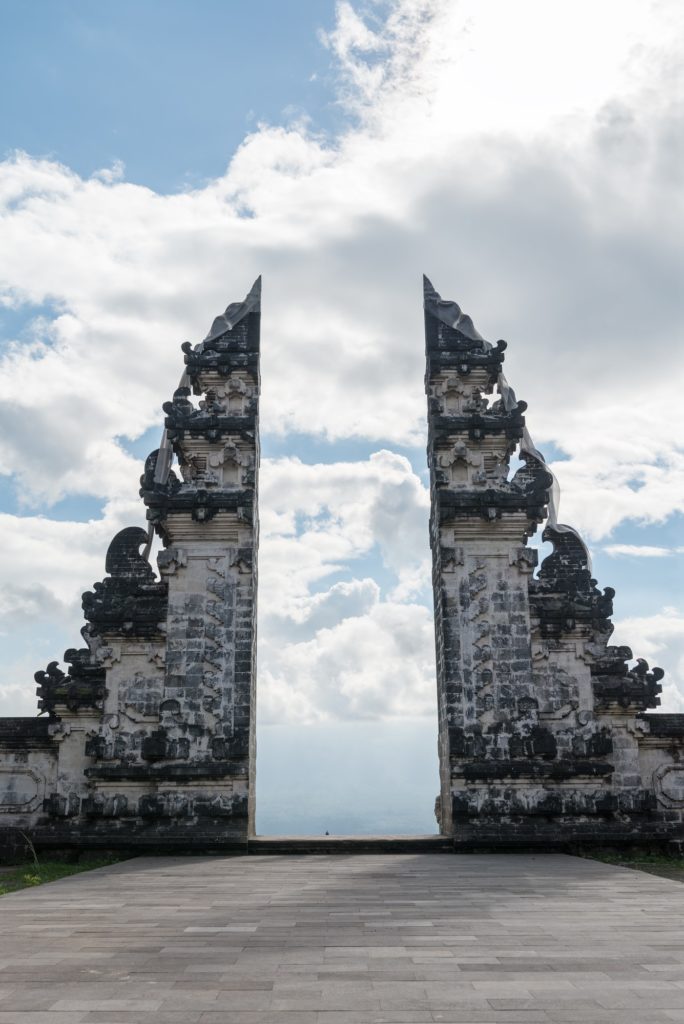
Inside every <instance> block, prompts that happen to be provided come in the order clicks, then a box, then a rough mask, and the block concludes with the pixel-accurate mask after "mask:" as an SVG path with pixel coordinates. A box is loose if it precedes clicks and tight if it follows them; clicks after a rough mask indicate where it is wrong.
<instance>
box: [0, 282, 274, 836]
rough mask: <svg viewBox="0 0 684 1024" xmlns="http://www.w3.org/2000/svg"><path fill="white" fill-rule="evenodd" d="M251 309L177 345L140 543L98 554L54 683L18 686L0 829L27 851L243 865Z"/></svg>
mask: <svg viewBox="0 0 684 1024" xmlns="http://www.w3.org/2000/svg"><path fill="white" fill-rule="evenodd" d="M260 297H261V281H260V279H259V280H258V281H257V282H256V283H255V285H254V287H253V288H252V290H251V292H250V293H249V295H248V296H247V298H246V299H245V301H244V302H242V303H234V304H232V305H230V306H229V307H228V309H227V310H226V312H225V313H224V314H223V315H222V316H219V317H217V318H216V320H214V322H213V324H212V327H211V330H210V331H209V334H208V335H207V337H206V338H205V340H204V341H203V342H202V343H201V344H199V345H197V346H195V347H193V346H192V345H191V344H190V343H189V342H187V343H186V344H184V345H183V346H182V348H183V352H184V354H185V364H186V369H185V372H184V374H183V377H182V379H181V382H180V385H179V387H178V388H177V390H176V392H175V394H174V396H173V400H172V401H170V402H166V403H165V404H164V412H165V413H166V420H165V429H164V434H163V438H162V444H161V446H160V448H159V450H157V451H155V452H153V453H152V454H151V455H150V456H149V458H148V459H147V461H146V464H145V472H144V474H143V477H142V479H141V484H142V487H141V491H140V494H141V496H142V498H143V500H144V502H145V505H146V506H147V518H148V520H149V524H150V527H149V530H148V532H146V531H145V530H143V529H141V528H140V527H128V528H127V529H125V530H122V531H121V532H120V533H119V534H117V536H116V537H115V538H114V540H113V541H112V543H111V545H110V547H109V551H108V553H107V560H106V566H105V567H106V570H107V572H108V573H109V575H108V576H107V577H106V578H105V579H104V580H103V581H102V582H101V583H96V584H95V587H94V590H93V591H92V592H89V593H86V594H84V595H83V610H84V613H85V618H86V620H87V624H86V626H85V627H84V629H83V631H82V632H83V636H84V639H85V641H86V644H87V647H86V648H84V649H83V650H78V651H76V650H69V651H67V652H66V654H65V661H66V662H67V663H68V664H69V669H68V672H67V673H64V672H63V671H62V670H60V669H59V667H58V665H57V663H56V662H51V664H50V665H49V666H48V668H47V671H46V672H38V673H36V680H37V682H38V683H39V687H38V696H39V708H40V710H41V712H43V713H47V715H48V718H47V720H46V719H42V718H39V719H35V720H32V719H18V720H17V719H9V720H5V721H4V722H1V721H0V752H1V753H2V756H3V764H2V765H0V768H1V769H2V772H3V773H4V774H0V783H1V782H2V781H3V778H8V779H9V782H8V785H9V787H10V789H9V794H10V799H7V800H5V801H0V804H1V803H5V805H6V807H7V809H8V810H11V813H12V815H13V817H12V818H11V819H7V818H6V819H5V822H7V823H9V824H11V823H12V822H16V825H15V827H18V826H21V827H22V828H31V831H32V833H33V836H34V839H35V841H36V842H38V843H40V844H42V845H43V846H46V845H48V846H49V845H60V844H62V845H63V844H65V843H74V844H76V845H81V846H82V845H88V846H98V845H106V846H111V845H112V843H115V844H116V845H119V846H122V845H123V846H128V847H131V848H138V849H139V848H153V849H164V848H166V847H170V848H180V849H206V848H211V847H212V846H217V847H220V848H226V847H229V846H231V845H237V846H240V845H243V846H244V847H245V848H246V843H247V838H248V835H249V834H250V833H251V832H252V831H253V827H254V781H255V779H254V776H255V772H254V767H255V761H256V750H255V718H256V713H255V712H256V708H255V655H256V592H257V575H256V556H257V545H258V519H257V474H258V466H259V433H258V430H259V426H258V409H259V387H260V379H259V325H260ZM174 456H175V458H176V459H177V463H178V469H179V473H180V476H179V475H178V474H177V473H176V472H175V471H174V470H173V469H172V463H173V461H174ZM153 531H154V532H156V534H157V535H158V536H159V537H160V538H161V541H162V543H163V550H162V551H161V552H160V554H159V557H158V566H159V572H160V578H159V579H158V578H157V577H156V576H155V574H154V571H153V569H152V567H151V565H150V563H149V561H148V557H149V551H150V546H151V542H152V538H153ZM143 546H144V549H145V550H144V551H142V552H141V549H142V548H143ZM3 726H4V728H3ZM17 749H21V755H19V754H14V753H12V751H14V750H17ZM5 755H6V756H5ZM8 764H9V767H8ZM0 810H2V807H1V806H0ZM0 830H1V819H0Z"/></svg>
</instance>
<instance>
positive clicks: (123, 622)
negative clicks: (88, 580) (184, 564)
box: [83, 526, 168, 637]
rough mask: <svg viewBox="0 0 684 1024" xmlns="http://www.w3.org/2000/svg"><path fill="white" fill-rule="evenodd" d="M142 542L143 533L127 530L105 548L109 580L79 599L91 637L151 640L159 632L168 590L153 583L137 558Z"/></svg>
mask: <svg viewBox="0 0 684 1024" xmlns="http://www.w3.org/2000/svg"><path fill="white" fill-rule="evenodd" d="M146 541H147V534H146V533H145V531H144V530H142V529H140V527H138V526H129V527H127V528H126V529H124V530H121V531H120V532H119V533H117V535H116V536H115V537H114V539H113V541H112V542H111V544H110V545H109V550H108V551H107V559H106V563H105V568H106V569H107V571H108V572H109V573H110V576H108V577H105V579H104V580H103V581H102V582H101V583H95V585H94V587H93V590H92V591H86V593H85V594H84V595H83V611H84V613H85V617H86V619H87V620H88V622H89V623H90V628H91V632H92V633H93V634H95V635H97V634H100V635H101V634H103V633H104V634H120V635H124V636H136V637H155V636H158V635H160V633H161V632H162V623H163V622H164V620H165V618H166V595H167V590H168V587H167V584H166V582H164V581H162V582H159V581H158V580H156V579H155V575H154V573H153V571H152V569H151V567H150V564H149V562H148V561H147V560H146V559H145V558H143V556H142V555H141V554H140V548H141V547H142V546H143V545H144V544H145V543H146Z"/></svg>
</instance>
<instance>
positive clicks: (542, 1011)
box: [0, 853, 684, 1024]
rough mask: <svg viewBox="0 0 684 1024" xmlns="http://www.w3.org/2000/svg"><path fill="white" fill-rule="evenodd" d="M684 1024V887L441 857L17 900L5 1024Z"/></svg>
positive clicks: (65, 888) (224, 870)
mask: <svg viewBox="0 0 684 1024" xmlns="http://www.w3.org/2000/svg"><path fill="white" fill-rule="evenodd" d="M573 1021H577V1022H584V1024H604V1022H605V1024H617V1022H620V1024H667V1022H672V1021H681V1022H684V886H682V885H681V884H680V883H678V882H676V881H670V880H669V879H663V878H659V877H656V876H654V875H647V874H643V873H641V872H636V871H630V870H628V869H624V868H616V867H612V866H609V865H606V864H600V863H598V862H595V861H588V860H582V859H579V858H575V857H566V856H563V855H560V854H550V855H522V854H515V855H504V854H499V855H462V856H445V855H444V854H441V853H406V854H388V855H383V854H375V855H373V854H349V855H346V854H333V855H321V856H304V855H284V856H278V855H271V856H268V857H176V858H154V857H147V858H138V859H136V860H132V861H127V862H125V863H122V864H117V865H112V866H111V867H108V868H102V869H100V870H98V871H94V872H89V873H87V874H83V875H77V876H73V877H71V878H68V879H63V880H62V881H60V882H54V883H52V884H51V885H48V886H43V887H41V888H36V889H28V890H24V891H23V892H19V893H14V894H12V895H10V896H5V897H2V898H1V899H0V1024H97V1022H100V1024H105V1022H108V1024H181V1022H182V1024H275V1022H278V1024H436V1022H439V1024H502V1022H507V1024H516V1022H521V1024H535V1022H539V1024H564V1022H568V1024H571V1022H573Z"/></svg>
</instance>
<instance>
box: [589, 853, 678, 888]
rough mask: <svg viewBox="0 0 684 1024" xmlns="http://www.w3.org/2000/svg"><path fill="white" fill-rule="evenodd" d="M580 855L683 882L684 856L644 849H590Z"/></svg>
mask: <svg viewBox="0 0 684 1024" xmlns="http://www.w3.org/2000/svg"><path fill="white" fill-rule="evenodd" d="M581 856H583V857H588V858H589V859H590V860H600V861H603V863H604V864H616V865H618V866H619V867H623V868H634V869H635V870H637V871H647V872H648V873H649V874H651V875H660V876H661V877H662V878H673V879H675V880H677V881H681V882H684V857H682V856H675V855H674V854H667V853H649V852H647V851H645V850H626V851H618V850H592V851H591V852H589V851H587V852H586V853H582V854H581Z"/></svg>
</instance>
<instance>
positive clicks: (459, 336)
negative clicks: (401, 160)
mask: <svg viewBox="0 0 684 1024" xmlns="http://www.w3.org/2000/svg"><path fill="white" fill-rule="evenodd" d="M425 338H426V354H427V373H426V380H425V385H426V391H427V395H428V463H429V469H430V493H431V504H432V512H431V520H430V543H431V548H432V562H433V589H434V602H435V636H436V654H437V694H438V719H439V759H440V781H441V786H440V789H441V792H440V797H439V806H438V815H439V822H440V828H441V831H442V832H444V833H446V834H451V833H452V832H453V831H454V827H455V826H454V813H456V814H458V813H459V812H460V810H462V809H463V810H467V808H462V793H461V790H462V788H463V783H464V782H465V780H466V778H467V779H468V781H469V782H470V783H472V784H474V785H475V786H476V788H478V789H480V788H481V789H482V792H481V793H479V794H477V795H475V796H474V795H473V794H472V789H471V796H470V799H471V800H472V799H473V797H474V799H475V800H476V801H486V799H487V795H488V785H487V781H486V780H485V779H484V778H483V779H482V785H481V787H480V786H478V785H477V780H476V778H475V773H476V771H477V765H478V762H485V761H486V760H487V759H488V758H489V757H490V756H491V753H492V749H491V748H492V745H496V743H497V736H496V732H494V734H493V735H492V727H495V726H496V724H497V723H498V722H501V721H502V720H506V719H510V718H515V717H518V716H520V715H524V714H525V709H526V706H527V704H529V703H530V702H533V701H534V694H533V685H532V665H531V656H532V654H531V645H530V611H529V599H528V578H529V575H530V573H531V571H532V570H533V568H534V566H535V564H536V552H535V551H533V550H531V549H529V548H526V547H525V540H526V538H527V537H528V536H529V535H530V534H531V533H533V532H534V530H535V529H536V526H537V523H539V522H541V520H542V519H543V517H544V514H545V511H546V509H545V502H546V500H547V488H548V487H549V486H550V484H551V477H550V475H549V474H548V473H547V472H546V471H545V469H544V468H543V466H542V464H541V463H539V462H537V461H536V460H534V459H531V458H528V460H527V463H526V464H524V465H523V466H522V467H521V468H520V469H519V470H518V471H517V473H516V474H515V475H514V476H513V477H512V479H509V460H510V456H511V454H512V453H513V451H514V450H515V448H516V446H517V445H518V443H519V441H520V439H521V437H522V433H523V428H524V425H525V421H524V418H523V412H524V410H525V403H524V402H518V403H516V404H515V405H514V406H513V407H512V408H510V409H509V408H506V406H505V404H504V402H503V401H502V399H501V397H500V396H499V398H498V399H497V400H492V399H490V398H489V397H488V396H490V395H491V394H492V392H493V391H494V390H495V388H496V385H497V380H498V379H499V375H500V374H501V366H502V362H503V354H504V349H505V342H499V343H498V344H497V345H496V346H495V347H493V346H491V345H490V344H489V343H487V342H486V341H484V340H483V339H482V338H481V337H480V335H479V334H478V333H477V331H476V330H475V328H474V326H473V324H472V321H471V320H470V318H469V317H467V316H465V315H463V314H462V313H461V311H460V309H459V308H458V306H456V304H455V303H451V302H445V301H443V300H442V299H441V298H440V296H439V295H438V294H437V293H436V292H435V291H434V289H433V288H432V286H431V284H430V282H429V281H428V280H427V279H425ZM529 742H530V743H532V744H533V745H534V744H536V745H537V746H539V747H542V746H543V745H544V743H545V742H547V737H546V736H545V734H544V732H543V730H538V732H537V733H536V734H534V735H533V736H532V737H531V738H530V739H529ZM502 753H503V747H502Z"/></svg>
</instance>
